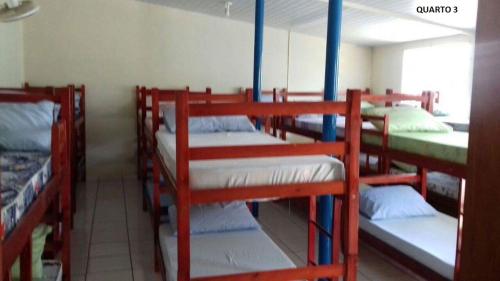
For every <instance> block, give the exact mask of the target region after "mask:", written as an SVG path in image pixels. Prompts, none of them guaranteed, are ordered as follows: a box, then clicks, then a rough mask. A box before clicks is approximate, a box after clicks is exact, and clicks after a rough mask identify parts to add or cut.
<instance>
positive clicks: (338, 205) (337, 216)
mask: <svg viewBox="0 0 500 281" xmlns="http://www.w3.org/2000/svg"><path fill="white" fill-rule="evenodd" d="M334 204H335V205H334V216H333V244H332V245H333V251H332V257H333V262H340V247H341V241H342V231H341V230H342V223H343V220H342V200H340V199H339V198H335V201H334ZM335 280H337V279H335Z"/></svg>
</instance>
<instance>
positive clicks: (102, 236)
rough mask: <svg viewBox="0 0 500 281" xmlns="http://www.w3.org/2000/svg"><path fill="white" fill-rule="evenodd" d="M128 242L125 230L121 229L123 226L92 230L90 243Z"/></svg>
mask: <svg viewBox="0 0 500 281" xmlns="http://www.w3.org/2000/svg"><path fill="white" fill-rule="evenodd" d="M120 242H124V243H127V242H128V235H127V230H126V228H125V230H123V228H119V229H116V230H115V229H113V228H112V227H110V228H103V229H102V230H100V231H94V233H93V234H92V240H91V244H99V243H120Z"/></svg>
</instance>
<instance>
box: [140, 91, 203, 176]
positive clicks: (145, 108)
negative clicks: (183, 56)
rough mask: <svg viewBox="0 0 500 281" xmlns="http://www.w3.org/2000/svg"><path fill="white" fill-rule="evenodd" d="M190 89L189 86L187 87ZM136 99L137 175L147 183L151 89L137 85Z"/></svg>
mask: <svg viewBox="0 0 500 281" xmlns="http://www.w3.org/2000/svg"><path fill="white" fill-rule="evenodd" d="M186 89H187V90H189V87H186ZM161 91H167V92H168V91H172V92H173V91H178V90H174V89H165V90H161ZM196 93H197V94H208V95H210V94H211V93H212V89H211V88H209V87H207V88H206V90H205V92H196ZM135 101H136V134H137V176H138V178H139V179H142V181H143V183H145V181H146V178H147V172H148V169H147V162H148V160H151V158H150V157H149V158H148V153H147V151H148V144H150V143H151V141H150V139H148V137H149V136H150V134H148V132H147V130H148V126H147V122H148V118H150V117H151V116H148V115H150V114H151V90H148V89H147V88H146V87H143V86H136V87H135Z"/></svg>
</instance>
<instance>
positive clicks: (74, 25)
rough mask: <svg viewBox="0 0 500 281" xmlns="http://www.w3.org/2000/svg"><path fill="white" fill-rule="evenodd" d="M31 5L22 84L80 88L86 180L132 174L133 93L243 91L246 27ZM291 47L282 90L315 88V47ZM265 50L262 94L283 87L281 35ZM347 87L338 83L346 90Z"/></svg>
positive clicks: (79, 5) (70, 3)
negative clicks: (83, 89) (139, 89)
mask: <svg viewBox="0 0 500 281" xmlns="http://www.w3.org/2000/svg"><path fill="white" fill-rule="evenodd" d="M38 3H39V4H40V6H41V8H42V10H41V12H40V13H39V14H37V15H36V16H34V17H32V18H29V19H28V20H27V21H26V22H25V24H24V30H25V32H24V40H25V61H26V63H25V72H26V80H28V81H29V82H30V83H32V84H41V85H47V84H59V85H62V84H66V83H69V82H73V83H85V84H86V85H87V88H88V98H87V112H88V115H87V116H88V119H87V120H88V121H87V122H88V125H87V138H88V140H87V144H88V148H87V151H88V165H89V170H90V173H91V175H90V176H92V175H95V176H97V175H106V174H109V175H117V174H119V173H122V174H127V173H131V172H133V171H135V168H134V165H135V162H134V160H133V159H134V152H135V144H134V143H135V116H134V101H133V94H132V92H133V91H132V90H133V87H134V86H135V85H136V84H143V85H146V86H158V87H169V88H172V87H184V86H186V85H189V86H190V87H191V88H192V89H204V88H205V87H206V86H211V87H212V88H213V90H214V92H228V91H233V90H235V89H237V88H240V87H248V86H251V85H252V69H253V32H254V29H253V25H252V24H248V23H242V22H237V21H232V20H227V19H222V18H216V17H211V16H205V15H201V14H196V13H190V12H186V11H181V10H176V9H170V8H166V7H162V6H156V5H151V4H145V3H142V2H139V1H134V0H106V1H100V0H85V1H81V0H39V1H38ZM292 38H293V41H292V42H293V45H292V48H291V50H293V52H294V54H293V56H292V57H291V59H290V61H291V65H290V66H291V68H290V72H291V73H294V74H293V75H295V76H292V77H291V78H292V79H291V81H290V84H291V85H292V84H293V85H294V87H295V88H296V89H307V90H316V89H322V88H323V79H324V78H323V76H324V75H322V74H321V73H322V72H323V71H324V59H323V56H324V40H322V39H317V38H313V37H308V36H299V35H297V36H295V35H294V36H293V37H292ZM264 42H265V45H264V59H263V61H264V65H263V88H266V89H271V88H273V87H285V86H286V85H287V63H288V32H286V31H282V30H277V29H272V28H266V30H265V40H264ZM348 49H349V50H348V51H345V52H346V53H349V54H350V55H352V56H356V53H357V52H359V53H362V54H363V55H362V56H361V57H360V60H363V61H364V62H363V63H361V64H363V65H365V66H366V64H370V63H371V58H369V57H368V55H367V54H368V53H369V52H370V51H369V49H366V50H365V49H363V48H358V47H354V46H352V48H351V47H348ZM351 49H352V50H351ZM311 51H312V52H311ZM303 56H307V57H305V58H304V57H303ZM311 56H314V60H313V61H310V62H308V66H307V71H303V67H302V65H303V63H302V62H303V61H305V60H309V58H310V57H311ZM301 61H302V62H301ZM301 69H302V70H301ZM364 69H370V67H365V68H364ZM318 70H319V71H318ZM300 71H302V72H300ZM320 74H321V75H320ZM359 77H362V79H363V81H362V82H360V83H359V84H360V85H361V84H363V87H364V86H366V85H367V84H366V83H367V82H366V81H364V80H367V81H369V80H370V79H369V78H366V74H363V75H360V76H359ZM365 78H366V79H365ZM354 80H356V79H354ZM354 80H346V81H349V83H352V84H355V83H354V82H352V81H354ZM346 86H347V85H346ZM292 89H293V87H292Z"/></svg>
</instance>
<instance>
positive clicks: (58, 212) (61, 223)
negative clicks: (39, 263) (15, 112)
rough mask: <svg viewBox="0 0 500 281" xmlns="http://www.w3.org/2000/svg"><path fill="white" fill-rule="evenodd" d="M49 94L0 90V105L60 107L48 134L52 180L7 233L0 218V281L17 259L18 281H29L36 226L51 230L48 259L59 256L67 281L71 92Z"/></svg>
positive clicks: (9, 277) (68, 268)
mask: <svg viewBox="0 0 500 281" xmlns="http://www.w3.org/2000/svg"><path fill="white" fill-rule="evenodd" d="M53 91H54V94H53V95H46V94H41V95H39V94H30V95H18V94H13V92H11V91H7V90H0V103H36V102H41V101H47V100H48V101H52V102H54V103H58V104H60V105H61V111H60V112H61V114H60V120H58V121H54V124H53V126H52V133H51V171H52V172H51V173H52V176H51V177H50V178H49V179H47V182H46V184H45V186H44V188H43V190H41V191H40V192H39V193H38V194H37V196H36V198H34V200H33V201H32V202H31V204H30V205H29V207H28V208H27V209H25V211H24V214H23V215H22V216H21V217H20V219H19V220H18V221H17V222H16V223H15V225H14V227H13V228H12V229H10V230H9V232H8V233H7V232H6V230H5V225H6V224H5V221H3V220H4V219H5V218H3V217H2V222H1V225H2V227H1V231H0V233H1V235H0V237H1V242H0V266H1V272H0V280H5V281H7V280H11V273H10V269H11V267H12V265H13V264H14V262H15V261H16V259H17V258H18V257H20V273H21V275H20V280H22V281H30V280H32V232H33V230H34V229H35V228H36V227H37V226H38V225H39V224H40V223H46V224H48V225H51V226H52V228H53V234H52V235H51V238H52V239H51V241H48V242H49V243H48V244H47V245H46V250H49V252H50V254H52V256H54V255H60V259H61V262H62V271H63V280H65V281H68V280H70V279H71V262H70V259H71V255H70V251H71V249H70V241H71V216H72V212H71V177H70V169H67V168H65V167H68V165H69V164H68V163H69V161H70V157H69V145H68V141H67V140H68V138H69V136H70V130H69V127H70V126H69V124H70V123H71V122H72V114H71V90H70V88H69V87H66V88H56V89H53ZM15 93H18V92H17V91H16V92H15Z"/></svg>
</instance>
